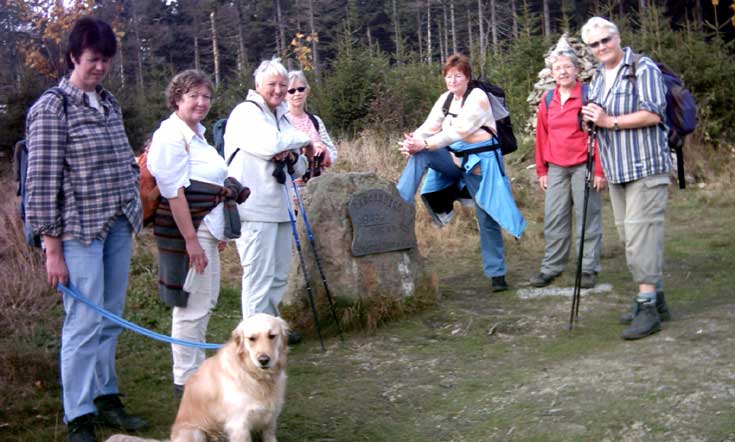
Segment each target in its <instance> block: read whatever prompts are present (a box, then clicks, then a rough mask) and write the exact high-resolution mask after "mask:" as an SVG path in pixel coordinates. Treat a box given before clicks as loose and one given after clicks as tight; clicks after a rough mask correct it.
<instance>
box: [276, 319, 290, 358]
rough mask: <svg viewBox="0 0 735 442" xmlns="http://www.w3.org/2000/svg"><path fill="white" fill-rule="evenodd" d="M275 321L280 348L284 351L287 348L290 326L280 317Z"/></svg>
mask: <svg viewBox="0 0 735 442" xmlns="http://www.w3.org/2000/svg"><path fill="white" fill-rule="evenodd" d="M276 322H277V323H278V329H279V330H278V334H279V335H280V337H281V350H282V351H284V352H285V351H287V350H288V331H289V329H290V328H289V326H288V322H286V321H284V320H283V319H281V318H276Z"/></svg>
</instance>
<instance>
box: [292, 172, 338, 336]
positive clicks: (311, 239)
mask: <svg viewBox="0 0 735 442" xmlns="http://www.w3.org/2000/svg"><path fill="white" fill-rule="evenodd" d="M291 185H292V186H293V191H294V193H295V194H296V200H297V201H298V202H299V210H300V211H301V216H302V218H303V219H304V226H305V227H306V235H307V236H308V237H309V244H310V245H311V251H312V252H314V261H316V268H317V269H319V275H320V276H321V278H322V284H324V291H325V292H326V294H327V302H328V303H329V309H330V310H331V312H332V318H333V319H334V322H335V324H337V333H339V339H340V340H341V341H342V342H344V340H345V338H344V336H343V335H342V327H341V326H340V325H339V318H338V317H337V312H336V310H335V309H334V302H333V301H332V292H331V291H330V290H329V285H328V284H327V277H326V276H324V270H323V269H322V263H321V259H319V254H318V253H317V251H316V241H314V234H313V233H312V231H311V225H310V224H309V218H308V217H307V216H306V209H305V208H304V202H303V201H302V200H301V194H300V193H299V189H298V186H297V185H296V182H295V181H294V180H293V176H291Z"/></svg>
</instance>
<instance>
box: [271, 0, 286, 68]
mask: <svg viewBox="0 0 735 442" xmlns="http://www.w3.org/2000/svg"><path fill="white" fill-rule="evenodd" d="M273 6H274V8H275V10H276V13H275V14H274V16H273V25H274V26H273V27H274V29H273V37H274V38H275V40H276V55H277V56H278V57H280V56H281V54H283V52H284V48H285V38H283V36H282V35H281V2H280V1H279V0H273Z"/></svg>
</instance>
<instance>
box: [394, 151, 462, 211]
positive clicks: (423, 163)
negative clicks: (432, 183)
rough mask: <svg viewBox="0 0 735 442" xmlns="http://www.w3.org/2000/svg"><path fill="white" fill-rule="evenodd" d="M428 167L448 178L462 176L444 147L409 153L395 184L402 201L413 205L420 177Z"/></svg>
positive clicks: (460, 170)
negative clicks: (413, 153)
mask: <svg viewBox="0 0 735 442" xmlns="http://www.w3.org/2000/svg"><path fill="white" fill-rule="evenodd" d="M429 167H431V168H432V169H434V170H436V171H439V172H441V173H442V174H443V175H444V176H446V177H447V178H450V179H456V180H458V179H459V178H460V177H461V176H462V169H460V168H459V167H457V166H456V165H455V164H454V161H452V156H451V155H450V154H449V150H448V149H446V148H441V149H437V150H424V151H421V152H418V153H416V154H415V155H411V156H410V157H408V162H407V163H406V167H404V168H403V172H402V173H401V177H400V178H399V179H398V184H396V187H397V188H398V194H399V195H401V198H403V200H404V201H406V202H407V203H409V204H411V205H413V200H414V198H415V197H416V192H417V191H418V190H419V186H420V185H421V179H422V178H423V177H424V173H426V169H428V168H429Z"/></svg>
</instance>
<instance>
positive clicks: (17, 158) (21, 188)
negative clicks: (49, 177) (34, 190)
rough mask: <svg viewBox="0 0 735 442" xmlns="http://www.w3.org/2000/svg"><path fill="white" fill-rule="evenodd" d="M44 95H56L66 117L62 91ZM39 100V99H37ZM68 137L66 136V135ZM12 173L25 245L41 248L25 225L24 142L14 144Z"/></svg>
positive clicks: (25, 164)
mask: <svg viewBox="0 0 735 442" xmlns="http://www.w3.org/2000/svg"><path fill="white" fill-rule="evenodd" d="M46 94H52V95H56V96H57V97H58V98H59V99H60V100H61V103H62V105H63V106H64V118H66V116H67V98H66V94H65V93H64V91H62V90H61V88H59V87H58V86H55V87H52V88H50V89H47V90H46V91H45V92H44V93H43V94H41V97H43V96H44V95H46ZM39 98H40V97H39ZM67 136H68V134H67ZM13 172H14V177H15V181H16V183H18V191H17V193H16V195H18V196H19V197H20V202H19V203H18V216H19V217H20V219H21V221H22V222H23V234H24V235H25V239H26V243H28V245H31V246H34V247H41V237H40V236H39V235H38V234H35V233H33V230H31V227H30V226H29V225H28V224H27V223H26V196H27V190H26V176H27V175H28V145H27V144H26V140H25V139H22V140H20V141H18V142H17V143H15V152H14V153H13Z"/></svg>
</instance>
